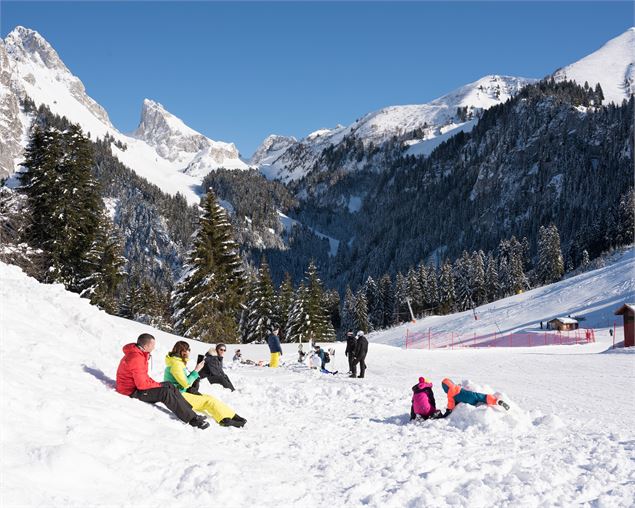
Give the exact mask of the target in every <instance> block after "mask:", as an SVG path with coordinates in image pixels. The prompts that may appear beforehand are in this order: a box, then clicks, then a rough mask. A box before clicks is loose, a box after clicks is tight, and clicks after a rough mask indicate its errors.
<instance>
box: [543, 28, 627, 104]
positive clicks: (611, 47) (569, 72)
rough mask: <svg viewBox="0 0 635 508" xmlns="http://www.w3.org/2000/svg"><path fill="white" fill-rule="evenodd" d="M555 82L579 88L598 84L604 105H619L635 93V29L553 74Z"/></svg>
mask: <svg viewBox="0 0 635 508" xmlns="http://www.w3.org/2000/svg"><path fill="white" fill-rule="evenodd" d="M553 77H554V78H555V79H556V81H562V80H565V79H566V80H572V81H575V82H577V83H578V84H579V85H584V82H585V81H586V82H588V84H589V86H591V87H593V88H595V85H596V84H597V83H600V86H601V87H602V91H603V93H604V101H605V103H608V102H614V103H616V104H618V105H619V104H621V103H622V101H623V100H624V99H627V100H628V98H629V97H630V96H631V95H632V94H634V93H635V27H632V28H629V29H628V30H626V32H624V33H623V34H621V35H618V36H617V37H615V38H614V39H611V40H610V41H608V42H607V43H606V44H604V46H602V47H601V48H600V49H598V50H597V51H595V52H593V53H591V54H590V55H588V56H586V57H584V58H582V59H581V60H578V61H577V62H575V63H572V64H570V65H567V66H566V67H562V68H561V69H558V70H557V71H556V72H554V74H553Z"/></svg>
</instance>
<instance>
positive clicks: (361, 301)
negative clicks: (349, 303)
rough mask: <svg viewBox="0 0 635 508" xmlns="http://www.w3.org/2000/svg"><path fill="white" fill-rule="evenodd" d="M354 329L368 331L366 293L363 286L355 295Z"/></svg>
mask: <svg viewBox="0 0 635 508" xmlns="http://www.w3.org/2000/svg"><path fill="white" fill-rule="evenodd" d="M353 329H354V330H355V331H358V330H361V331H363V332H364V333H368V331H369V329H370V327H369V323H368V305H367V302H366V294H365V293H364V290H363V288H362V289H360V290H359V291H358V292H357V294H356V295H355V326H354V328H353Z"/></svg>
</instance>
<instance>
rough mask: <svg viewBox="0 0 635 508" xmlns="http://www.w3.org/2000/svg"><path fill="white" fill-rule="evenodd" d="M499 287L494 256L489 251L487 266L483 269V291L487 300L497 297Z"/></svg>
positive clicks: (491, 300) (490, 300)
mask: <svg viewBox="0 0 635 508" xmlns="http://www.w3.org/2000/svg"><path fill="white" fill-rule="evenodd" d="M500 291H501V288H500V283H499V281H498V267H497V263H496V258H495V257H494V256H493V254H492V253H491V252H490V253H489V254H488V255H487V267H486V269H485V293H486V298H487V301H488V302H493V301H494V300H496V299H498V295H499V294H500Z"/></svg>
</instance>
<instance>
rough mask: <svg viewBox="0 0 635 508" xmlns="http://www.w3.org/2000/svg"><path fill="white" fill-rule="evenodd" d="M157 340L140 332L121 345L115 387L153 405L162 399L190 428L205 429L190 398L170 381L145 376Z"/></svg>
mask: <svg viewBox="0 0 635 508" xmlns="http://www.w3.org/2000/svg"><path fill="white" fill-rule="evenodd" d="M155 345H156V341H155V339H154V337H153V336H152V335H150V334H149V333H142V334H141V335H139V337H138V338H137V342H136V344H135V343H131V344H126V345H125V346H124V347H123V353H124V357H123V358H122V359H121V362H119V367H118V368H117V382H116V385H115V389H116V390H117V391H118V392H119V393H121V394H122V395H128V396H129V397H132V398H133V399H139V400H141V401H143V402H148V403H150V404H155V403H156V402H163V404H165V406H166V407H167V408H168V409H169V410H170V411H172V412H173V413H174V414H175V415H176V416H178V417H179V419H180V420H182V421H184V422H186V423H189V424H190V425H192V426H193V427H197V428H199V429H206V428H207V427H209V423H208V422H206V421H205V417H203V416H201V415H197V414H196V413H195V412H194V411H193V409H192V406H191V405H190V403H189V401H188V400H186V399H185V398H184V397H183V394H181V393H179V391H178V390H177V389H176V388H175V387H174V386H173V385H172V384H171V383H157V382H156V381H155V380H154V379H152V378H151V377H150V376H149V375H148V360H149V359H150V353H152V351H153V350H154V347H155Z"/></svg>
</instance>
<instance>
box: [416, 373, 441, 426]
mask: <svg viewBox="0 0 635 508" xmlns="http://www.w3.org/2000/svg"><path fill="white" fill-rule="evenodd" d="M417 416H419V417H421V418H422V419H423V420H428V419H437V418H444V417H445V416H446V415H444V414H442V413H441V411H439V410H438V409H437V404H436V401H435V400H434V393H433V392H432V383H431V382H430V381H428V380H427V379H425V378H424V377H420V378H419V382H418V383H417V384H416V385H414V386H413V387H412V404H411V405H410V419H411V420H414V419H415V418H417Z"/></svg>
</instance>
